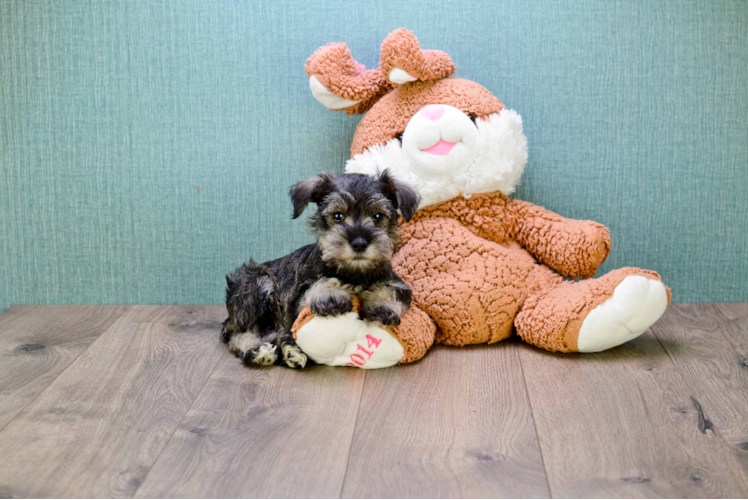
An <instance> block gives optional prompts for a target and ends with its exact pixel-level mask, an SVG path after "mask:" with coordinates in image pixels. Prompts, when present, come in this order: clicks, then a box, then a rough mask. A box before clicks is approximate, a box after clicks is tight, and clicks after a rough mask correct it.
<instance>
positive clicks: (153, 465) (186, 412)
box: [130, 346, 228, 498]
mask: <svg viewBox="0 0 748 500" xmlns="http://www.w3.org/2000/svg"><path fill="white" fill-rule="evenodd" d="M227 352H228V347H227V346H226V347H224V349H223V353H222V354H221V357H220V358H218V361H216V364H215V366H214V367H213V369H212V370H211V371H210V373H209V374H208V376H207V377H205V382H203V385H202V386H201V387H200V390H199V391H197V394H196V395H195V398H194V399H193V400H192V403H190V406H189V407H188V408H187V410H186V411H185V412H184V415H182V418H181V419H179V423H178V424H177V425H176V426H175V427H174V430H173V431H171V436H169V439H167V440H166V443H164V447H163V448H161V451H159V452H158V456H157V457H156V459H155V460H154V461H153V463H152V464H151V467H150V468H149V469H148V472H146V473H145V477H143V480H142V481H141V482H140V484H139V485H138V487H137V488H135V491H133V493H132V496H131V497H130V498H135V496H136V495H137V494H138V491H140V488H141V487H142V486H143V485H144V484H145V481H146V479H148V476H149V475H150V473H151V471H152V470H153V468H154V467H155V466H156V464H157V463H158V461H159V459H160V458H161V455H163V453H164V450H165V449H166V448H167V447H168V446H169V443H171V440H172V438H173V437H174V434H176V433H177V429H179V426H180V425H182V422H184V419H185V418H186V417H187V414H188V413H189V412H190V410H191V409H192V407H193V406H195V401H197V400H198V399H199V398H200V394H202V393H203V389H205V386H206V385H207V384H208V381H209V380H210V377H212V376H213V373H214V372H215V371H216V369H217V368H218V365H219V364H221V360H222V359H223V357H224V356H225V355H226V353H227Z"/></svg>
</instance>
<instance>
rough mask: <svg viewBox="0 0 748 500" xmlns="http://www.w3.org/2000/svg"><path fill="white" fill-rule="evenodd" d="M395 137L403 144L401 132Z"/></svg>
mask: <svg viewBox="0 0 748 500" xmlns="http://www.w3.org/2000/svg"><path fill="white" fill-rule="evenodd" d="M396 139H397V140H398V141H400V145H401V146H402V144H403V134H400V135H398V136H397V137H396Z"/></svg>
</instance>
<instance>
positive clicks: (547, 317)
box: [294, 29, 670, 368]
mask: <svg viewBox="0 0 748 500" xmlns="http://www.w3.org/2000/svg"><path fill="white" fill-rule="evenodd" d="M454 71H455V67H454V63H453V62H452V59H451V58H450V57H449V56H448V55H447V54H445V53H443V52H440V51H429V50H422V49H421V48H420V45H419V44H418V40H417V39H416V38H415V36H413V34H412V33H411V32H410V31H407V30H405V29H398V30H395V31H394V32H392V33H391V34H390V35H389V36H388V37H387V38H386V39H385V41H384V42H383V43H382V48H381V60H380V67H379V68H376V69H372V70H367V69H366V68H365V67H364V66H363V65H360V64H358V63H357V62H356V61H355V60H353V58H352V57H351V54H350V51H349V50H348V48H347V47H346V45H345V44H342V43H334V44H328V45H326V46H324V47H321V48H320V49H318V50H317V51H316V52H315V53H314V54H313V55H312V56H311V57H310V58H309V60H308V61H307V64H306V72H307V76H308V78H309V86H310V89H311V91H312V94H313V95H314V97H315V98H316V99H317V100H318V101H319V102H320V103H322V104H323V105H325V106H326V107H327V108H329V109H332V110H337V111H345V112H346V113H347V114H349V115H352V114H356V113H366V114H365V115H364V117H363V118H362V119H361V121H360V123H359V124H358V127H357V129H356V133H355V134H354V137H353V143H352V144H351V159H350V160H348V162H347V164H346V171H347V172H350V173H363V174H368V175H376V174H377V173H379V172H380V171H381V170H383V169H385V168H389V169H390V171H391V172H392V174H393V175H394V176H395V177H396V178H398V179H399V180H400V181H402V182H405V183H406V184H408V185H409V186H410V187H412V188H413V189H415V190H416V191H417V192H418V193H419V194H420V195H421V198H422V202H421V205H420V211H419V212H418V213H417V214H416V215H415V217H413V219H412V220H411V221H410V222H408V223H405V224H404V225H403V239H402V243H401V246H400V247H399V249H398V250H397V252H396V253H395V255H394V257H393V260H392V265H393V268H394V269H395V272H397V273H398V274H399V275H400V276H401V277H402V278H403V279H404V280H405V281H406V282H407V283H408V284H409V285H410V286H411V287H412V289H413V304H412V306H411V309H410V311H409V312H408V313H407V314H406V315H405V316H404V317H403V319H402V323H401V324H400V326H399V327H397V328H394V329H385V328H382V327H380V326H377V325H375V324H367V323H363V322H362V321H360V320H359V319H358V316H357V315H356V314H355V313H349V314H348V315H344V316H341V317H337V318H317V317H314V316H313V315H312V314H311V313H310V311H308V310H305V311H302V313H301V314H300V316H299V318H298V319H297V321H296V324H295V325H294V334H295V336H296V339H297V343H298V345H299V347H301V349H302V350H304V351H305V352H306V353H307V355H309V356H310V357H311V358H312V359H314V360H315V361H316V362H318V363H322V364H329V365H349V366H360V367H362V368H380V367H384V366H391V365H393V364H396V363H398V362H399V363H407V362H411V361H415V360H417V359H420V358H421V357H423V356H424V355H425V353H426V351H427V350H428V349H429V347H431V345H432V344H433V343H434V342H437V343H440V344H446V345H453V346H463V345H468V344H480V343H494V342H498V341H500V340H503V339H506V338H507V337H509V336H510V335H511V334H512V332H513V331H516V332H517V333H518V334H519V336H520V337H521V338H522V339H523V340H524V341H526V342H528V343H530V344H533V345H536V346H538V347H541V348H543V349H547V350H549V351H562V352H597V351H602V350H605V349H609V348H611V347H615V346H617V345H620V344H622V343H624V342H627V341H629V340H631V339H633V338H636V337H637V336H639V335H641V334H642V333H643V332H645V331H646V330H647V329H648V328H649V327H650V326H651V325H652V324H653V323H654V322H655V321H657V320H658V319H659V318H660V316H661V315H662V314H663V313H664V311H665V308H666V307H667V305H668V303H669V300H670V292H669V290H668V289H667V287H665V286H664V285H663V283H662V281H661V280H660V277H659V275H658V274H657V273H656V272H653V271H646V270H642V269H637V268H621V269H617V270H614V271H611V272H609V273H608V274H606V275H604V276H602V277H600V278H596V279H589V278H591V277H592V276H594V275H595V273H596V272H597V269H598V268H599V266H600V265H601V264H602V263H603V262H604V261H605V259H606V258H607V257H608V254H609V252H610V233H609V231H608V229H607V228H605V227H604V226H602V225H601V224H598V223H596V222H592V221H578V220H573V219H566V218H564V217H561V216H559V215H556V214H554V213H552V212H550V211H548V210H545V209H544V208H542V207H539V206H536V205H533V204H531V203H527V202H524V201H518V200H510V199H509V198H508V197H507V196H508V195H509V194H511V193H513V192H514V189H515V187H516V185H517V184H518V183H519V180H520V177H521V175H522V172H523V170H524V168H525V164H526V162H527V140H526V138H525V135H524V133H523V131H522V119H521V117H520V116H519V114H517V112H515V111H513V110H508V109H506V106H504V104H502V102H501V101H500V100H499V99H497V98H496V97H494V96H493V95H492V94H491V93H490V92H489V91H488V90H487V89H485V88H484V87H482V86H481V85H479V84H477V83H475V82H473V81H470V80H465V79H462V78H454V77H452V78H448V77H449V76H450V75H451V74H452V73H454ZM576 279H582V281H576V282H575V281H569V280H576ZM371 339H376V341H374V342H373V344H370V343H371V342H372V340H371Z"/></svg>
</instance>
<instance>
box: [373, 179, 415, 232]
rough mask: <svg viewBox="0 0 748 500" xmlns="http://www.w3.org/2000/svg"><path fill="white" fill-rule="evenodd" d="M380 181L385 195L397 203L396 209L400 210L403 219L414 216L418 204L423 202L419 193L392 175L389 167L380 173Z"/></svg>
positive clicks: (393, 202)
mask: <svg viewBox="0 0 748 500" xmlns="http://www.w3.org/2000/svg"><path fill="white" fill-rule="evenodd" d="M379 182H380V183H382V187H383V189H384V193H385V195H386V196H387V198H388V199H389V200H390V202H392V204H393V205H395V209H397V210H399V211H400V215H402V216H403V219H405V220H406V221H409V220H410V219H411V218H413V215H415V213H416V212H417V211H418V204H419V203H420V202H421V197H420V196H419V194H418V193H416V192H415V191H414V190H413V189H411V188H410V186H408V185H407V184H405V183H403V182H400V181H398V180H397V179H395V178H394V177H392V174H390V171H389V169H385V170H384V172H382V173H381V174H379Z"/></svg>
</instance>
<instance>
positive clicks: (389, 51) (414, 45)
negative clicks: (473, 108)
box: [379, 28, 455, 85]
mask: <svg viewBox="0 0 748 500" xmlns="http://www.w3.org/2000/svg"><path fill="white" fill-rule="evenodd" d="M379 67H380V68H381V69H382V73H383V74H384V76H385V77H387V79H388V80H389V81H390V83H393V84H395V85H402V84H404V83H408V82H414V81H416V80H421V81H427V80H439V79H441V78H446V77H448V76H449V75H451V74H452V73H454V72H455V63H454V62H452V58H451V57H449V55H447V54H446V53H444V52H442V51H441V50H421V46H420V45H419V44H418V39H417V38H416V37H415V35H413V33H411V32H410V31H408V30H406V29H404V28H398V29H396V30H395V31H393V32H392V33H390V34H389V35H387V38H385V39H384V42H382V50H381V56H380V61H379Z"/></svg>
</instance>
